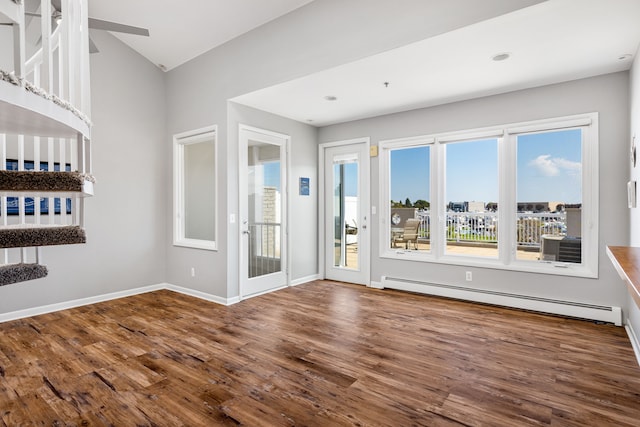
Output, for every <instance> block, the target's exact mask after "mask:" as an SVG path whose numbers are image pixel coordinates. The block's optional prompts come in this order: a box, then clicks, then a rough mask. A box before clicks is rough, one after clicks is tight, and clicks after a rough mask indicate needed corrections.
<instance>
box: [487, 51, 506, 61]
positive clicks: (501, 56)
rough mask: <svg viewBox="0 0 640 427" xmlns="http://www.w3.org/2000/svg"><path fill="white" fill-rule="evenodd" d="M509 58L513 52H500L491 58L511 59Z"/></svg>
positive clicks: (498, 59)
mask: <svg viewBox="0 0 640 427" xmlns="http://www.w3.org/2000/svg"><path fill="white" fill-rule="evenodd" d="M509 58H511V53H509V52H502V53H498V54H496V55H493V56H492V57H491V59H493V60H494V61H504V60H505V59H509Z"/></svg>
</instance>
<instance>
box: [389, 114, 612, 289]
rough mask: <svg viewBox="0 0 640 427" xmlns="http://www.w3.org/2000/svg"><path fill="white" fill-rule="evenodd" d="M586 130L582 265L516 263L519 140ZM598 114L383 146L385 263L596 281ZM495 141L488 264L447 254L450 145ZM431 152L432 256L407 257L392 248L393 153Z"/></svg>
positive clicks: (395, 141)
mask: <svg viewBox="0 0 640 427" xmlns="http://www.w3.org/2000/svg"><path fill="white" fill-rule="evenodd" d="M575 128H580V129H581V130H582V212H581V215H582V225H581V226H582V262H581V263H580V264H577V263H567V262H559V261H541V260H538V261H527V260H518V259H517V258H516V250H517V243H516V233H515V230H516V213H517V203H516V188H517V182H516V177H517V169H516V164H517V138H518V136H519V135H523V134H529V133H545V132H550V131H559V130H565V129H567V130H568V129H575ZM598 135H599V130H598V113H596V112H594V113H585V114H578V115H572V116H563V117H556V118H550V119H543V120H533V121H526V122H518V123H511V124H504V125H497V126H491V127H485V128H477V129H470V130H463V131H456V132H447V133H439V134H428V135H421V136H413V137H408V138H396V139H386V140H381V141H379V151H380V155H379V160H378V161H379V171H380V174H379V188H380V193H379V197H380V199H379V200H380V204H381V208H380V224H381V230H380V239H379V250H380V251H379V256H380V257H381V258H390V259H400V260H408V261H417V262H434V263H440V264H452V265H463V266H470V267H483V268H493V269H502V270H512V271H523V272H531V273H541V274H553V275H561V276H575V277H588V278H597V277H598V262H599V260H598V237H599V235H598V230H599V221H598V219H599V167H598V154H599V152H598V150H599V148H598V147H599V140H598ZM491 138H495V139H497V140H498V186H499V188H498V194H499V195H498V206H500V208H499V209H498V224H500V227H499V236H498V257H497V258H485V257H478V256H465V255H457V254H446V253H445V246H446V237H445V232H446V200H445V185H446V182H445V179H446V170H445V166H446V153H445V152H446V144H447V143H451V142H462V141H473V140H482V139H491ZM426 145H429V146H430V147H431V154H430V158H431V165H430V169H431V171H430V172H431V176H430V199H431V200H430V204H431V209H430V221H431V242H430V243H431V250H430V251H429V252H417V251H407V250H403V249H394V248H391V245H390V239H389V236H390V235H391V226H390V218H389V216H390V205H389V200H391V198H390V180H391V170H390V155H389V154H390V152H391V151H392V150H397V149H402V148H411V147H416V146H426Z"/></svg>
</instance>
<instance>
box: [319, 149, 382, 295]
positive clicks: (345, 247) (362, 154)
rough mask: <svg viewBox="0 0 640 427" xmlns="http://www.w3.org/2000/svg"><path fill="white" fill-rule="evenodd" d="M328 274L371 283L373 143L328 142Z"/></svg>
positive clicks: (326, 161)
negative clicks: (370, 179) (370, 216)
mask: <svg viewBox="0 0 640 427" xmlns="http://www.w3.org/2000/svg"><path fill="white" fill-rule="evenodd" d="M323 153H324V154H323V156H324V168H323V170H324V203H325V208H324V209H325V210H324V217H325V220H324V236H325V238H324V246H325V251H324V254H325V277H326V278H327V279H332V280H340V281H343V282H350V283H360V284H367V285H368V284H369V277H370V273H369V256H370V250H369V245H370V236H369V230H368V228H367V227H368V224H369V143H368V140H363V141H362V142H354V141H349V142H347V143H345V144H339V145H334V144H331V145H326V146H324V150H323Z"/></svg>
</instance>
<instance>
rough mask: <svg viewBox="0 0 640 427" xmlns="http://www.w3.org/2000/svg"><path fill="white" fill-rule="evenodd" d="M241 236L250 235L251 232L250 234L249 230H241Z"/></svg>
mask: <svg viewBox="0 0 640 427" xmlns="http://www.w3.org/2000/svg"><path fill="white" fill-rule="evenodd" d="M242 234H248V235H251V232H250V231H249V230H243V231H242Z"/></svg>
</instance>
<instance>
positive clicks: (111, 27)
mask: <svg viewBox="0 0 640 427" xmlns="http://www.w3.org/2000/svg"><path fill="white" fill-rule="evenodd" d="M89 28H93V29H96V30H106V31H115V32H117V33H127V34H135V35H137V36H147V37H148V36H149V30H147V29H146V28H140V27H133V26H131V25H125V24H118V23H116V22H111V21H103V20H101V19H95V18H89Z"/></svg>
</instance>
